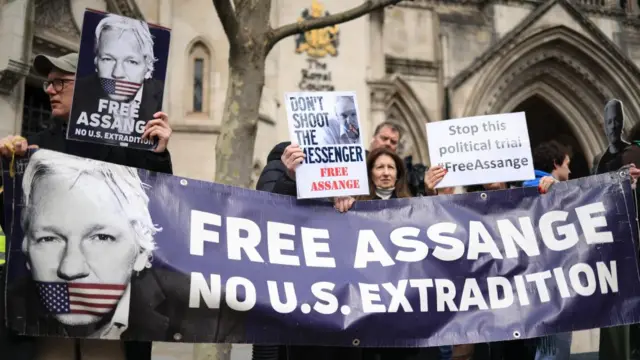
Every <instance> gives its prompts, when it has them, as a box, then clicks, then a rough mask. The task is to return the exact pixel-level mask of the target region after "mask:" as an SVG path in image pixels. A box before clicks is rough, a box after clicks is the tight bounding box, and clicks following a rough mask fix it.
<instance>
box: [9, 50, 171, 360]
mask: <svg viewBox="0 0 640 360" xmlns="http://www.w3.org/2000/svg"><path fill="white" fill-rule="evenodd" d="M77 64H78V54H77V53H72V54H67V55H64V56H61V57H52V56H46V55H38V56H36V57H35V59H34V61H33V68H34V70H35V71H36V73H38V74H39V75H41V76H43V77H46V78H47V80H45V82H44V84H43V88H44V91H45V92H46V93H47V95H49V100H50V102H51V115H52V117H53V118H56V119H58V120H61V121H56V122H55V123H54V125H53V126H52V127H50V128H48V129H46V130H44V131H41V132H39V133H37V134H35V135H33V136H30V137H29V139H25V138H23V137H21V136H14V135H11V136H7V137H5V138H4V139H2V140H0V156H3V157H11V156H12V152H13V151H15V154H16V155H17V156H22V155H24V154H25V153H26V152H27V149H28V148H36V147H39V148H43V149H49V150H53V151H58V152H62V153H65V154H70V155H76V156H81V157H85V158H89V159H94V160H101V161H105V162H109V163H114V164H118V165H124V166H129V167H135V168H139V169H144V170H150V171H155V172H162V173H168V174H172V173H173V168H172V164H171V155H170V154H169V150H168V149H167V144H168V142H169V137H170V136H171V127H170V126H169V120H168V116H167V114H165V113H164V112H157V113H156V114H154V117H155V119H153V120H151V121H148V122H147V125H146V127H145V132H144V134H143V135H142V137H143V138H144V137H155V138H157V139H158V146H157V147H156V148H155V149H154V150H153V151H148V150H136V149H129V148H125V147H115V146H108V145H103V144H97V143H89V142H80V141H72V140H67V138H66V132H67V123H68V122H69V117H70V111H71V102H72V100H73V91H74V85H75V73H76V69H77ZM0 179H1V178H0ZM2 202H3V198H2V196H0V226H2V228H3V229H5V228H6V227H5V224H4V220H5V218H4V204H3V203H2ZM7 245H8V244H7ZM7 253H8V251H7ZM5 275H6V271H5ZM5 285H6V276H2V278H0V358H2V359H11V360H61V359H65V360H67V359H71V360H95V359H110V360H151V343H150V342H135V341H129V342H120V341H105V340H97V339H96V340H94V339H73V338H47V337H39V338H33V337H27V336H18V335H17V334H15V333H14V332H13V331H12V330H10V329H7V328H6V327H5V318H4V317H5V306H6V301H5V300H6V299H5Z"/></svg>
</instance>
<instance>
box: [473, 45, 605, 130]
mask: <svg viewBox="0 0 640 360" xmlns="http://www.w3.org/2000/svg"><path fill="white" fill-rule="evenodd" d="M538 64H539V65H540V66H537V67H536V65H538ZM534 67H536V68H535V69H533V70H532V68H534ZM562 68H565V69H570V72H572V74H571V75H572V76H571V77H572V79H569V78H567V77H566V76H564V74H566V70H564V71H563V69H562ZM543 73H547V74H548V73H554V77H555V78H556V79H559V80H563V81H562V84H563V85H565V86H566V87H569V88H571V90H572V91H573V95H574V96H577V97H584V96H585V93H595V94H597V96H598V97H599V100H602V101H603V102H604V101H606V99H607V97H608V96H610V91H609V90H608V89H606V88H605V87H604V86H603V85H602V83H600V82H599V81H598V80H597V79H596V78H595V77H594V76H593V75H592V73H591V72H590V71H588V70H587V69H586V68H584V67H583V66H581V65H580V64H579V63H577V62H576V61H575V60H574V58H573V57H571V56H570V54H567V53H565V52H561V51H557V50H549V51H541V52H539V53H536V54H535V55H534V56H531V57H528V58H524V59H521V60H520V61H519V62H518V63H517V64H516V65H515V66H513V67H512V70H511V71H510V72H509V73H507V74H505V75H503V76H502V77H501V81H500V82H499V83H497V84H496V86H495V87H494V91H493V92H492V93H491V94H490V95H489V96H488V97H487V98H486V99H487V100H486V103H485V104H486V106H485V110H484V113H492V112H494V111H499V109H497V108H496V106H495V104H496V103H497V102H504V100H505V99H506V98H508V97H510V96H512V95H513V93H514V92H513V90H511V91H506V89H507V87H509V88H510V89H513V88H514V87H515V88H521V87H525V86H527V85H529V82H530V81H531V80H532V79H535V76H534V75H531V74H538V75H541V74H543ZM576 80H577V81H580V82H584V83H585V85H586V86H587V87H588V89H590V90H587V89H585V88H578V87H577V86H576V85H574V84H576V83H577V81H576ZM582 100H583V102H584V103H585V104H590V103H591V101H589V100H588V99H582ZM596 118H598V117H596Z"/></svg>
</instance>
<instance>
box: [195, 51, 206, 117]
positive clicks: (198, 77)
mask: <svg viewBox="0 0 640 360" xmlns="http://www.w3.org/2000/svg"><path fill="white" fill-rule="evenodd" d="M203 76H204V60H203V59H195V60H194V63H193V111H194V112H202V102H203V98H202V97H203V93H204V90H203V80H202V79H203Z"/></svg>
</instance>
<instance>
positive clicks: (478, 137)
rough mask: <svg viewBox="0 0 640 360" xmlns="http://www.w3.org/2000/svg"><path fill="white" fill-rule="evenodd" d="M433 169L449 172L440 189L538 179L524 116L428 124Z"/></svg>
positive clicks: (520, 114)
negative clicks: (437, 166) (440, 168)
mask: <svg viewBox="0 0 640 360" xmlns="http://www.w3.org/2000/svg"><path fill="white" fill-rule="evenodd" d="M427 141H428V143H429V158H430V160H431V166H435V165H440V166H442V167H444V168H446V169H447V170H448V172H447V174H446V175H445V176H444V178H443V179H442V181H441V182H440V183H439V184H438V186H437V188H443V187H450V186H464V185H474V184H490V183H495V182H509V181H521V180H530V179H534V178H535V175H534V169H533V159H532V156H531V143H530V141H529V132H528V131H527V120H526V118H525V114H524V112H519V113H509V114H497V115H485V116H474V117H468V118H461V119H453V120H446V121H438V122H434V123H428V124H427Z"/></svg>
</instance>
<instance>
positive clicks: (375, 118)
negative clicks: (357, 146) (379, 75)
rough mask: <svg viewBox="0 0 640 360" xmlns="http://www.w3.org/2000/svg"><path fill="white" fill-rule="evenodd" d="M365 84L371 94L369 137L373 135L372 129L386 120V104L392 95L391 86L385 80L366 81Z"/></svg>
mask: <svg viewBox="0 0 640 360" xmlns="http://www.w3.org/2000/svg"><path fill="white" fill-rule="evenodd" d="M367 84H368V85H369V93H370V94H371V103H370V106H371V115H370V117H371V118H370V121H369V123H370V125H371V134H370V135H373V129H375V128H376V126H378V125H379V124H380V123H382V122H384V121H385V120H387V104H388V102H389V97H390V96H391V95H392V93H393V84H391V83H390V82H389V81H387V80H385V79H382V80H371V81H368V82H367Z"/></svg>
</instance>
